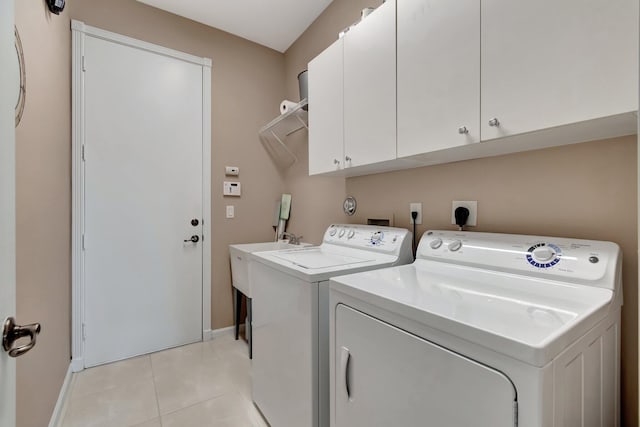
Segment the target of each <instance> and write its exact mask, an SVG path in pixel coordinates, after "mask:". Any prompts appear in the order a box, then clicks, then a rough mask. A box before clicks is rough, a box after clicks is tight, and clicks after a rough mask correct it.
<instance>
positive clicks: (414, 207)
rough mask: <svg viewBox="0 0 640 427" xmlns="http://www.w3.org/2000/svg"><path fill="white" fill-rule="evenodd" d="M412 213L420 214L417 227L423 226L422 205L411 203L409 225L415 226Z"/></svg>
mask: <svg viewBox="0 0 640 427" xmlns="http://www.w3.org/2000/svg"><path fill="white" fill-rule="evenodd" d="M411 212H418V217H417V218H416V225H420V224H422V203H409V224H413V218H412V217H411Z"/></svg>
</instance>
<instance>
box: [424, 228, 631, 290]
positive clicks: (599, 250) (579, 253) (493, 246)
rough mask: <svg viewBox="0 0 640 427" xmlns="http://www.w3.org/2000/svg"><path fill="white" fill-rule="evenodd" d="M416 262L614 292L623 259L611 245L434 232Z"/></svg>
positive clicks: (612, 244) (526, 237)
mask: <svg viewBox="0 0 640 427" xmlns="http://www.w3.org/2000/svg"><path fill="white" fill-rule="evenodd" d="M417 258H418V259H429V260H434V261H441V262H448V263H454V264H461V265H467V266H472V267H479V268H483V269H489V270H496V271H503V272H511V273H514V274H524V275H531V276H537V277H544V278H548V279H551V280H561V281H568V282H573V283H580V284H586V285H590V286H599V287H605V288H609V289H614V287H615V282H616V280H619V276H620V266H621V260H622V254H621V252H620V248H619V247H618V245H617V244H615V243H612V242H603V241H596V240H582V239H571V238H563V237H545V236H526V235H517V234H498V233H477V232H466V231H436V230H434V231H427V232H426V233H424V235H423V236H422V239H421V240H420V244H419V246H418V254H417Z"/></svg>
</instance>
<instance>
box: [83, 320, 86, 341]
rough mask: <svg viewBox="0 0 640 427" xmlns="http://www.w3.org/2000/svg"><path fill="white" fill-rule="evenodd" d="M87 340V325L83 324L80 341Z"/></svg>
mask: <svg viewBox="0 0 640 427" xmlns="http://www.w3.org/2000/svg"><path fill="white" fill-rule="evenodd" d="M86 340H87V324H86V323H83V324H82V341H86Z"/></svg>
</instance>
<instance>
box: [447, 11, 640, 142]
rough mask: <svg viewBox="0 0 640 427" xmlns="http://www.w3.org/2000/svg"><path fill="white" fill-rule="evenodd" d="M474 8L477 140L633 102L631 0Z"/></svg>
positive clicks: (634, 18)
mask: <svg viewBox="0 0 640 427" xmlns="http://www.w3.org/2000/svg"><path fill="white" fill-rule="evenodd" d="M452 3H455V2H452ZM481 13H482V21H481V22H482V34H481V40H482V42H481V43H482V48H481V49H482V69H481V76H482V83H481V87H482V104H481V117H482V130H481V132H482V139H483V140H490V139H494V138H499V137H503V136H509V135H514V134H522V133H526V132H531V131H536V130H541V129H547V128H551V127H555V126H560V125H565V124H569V123H576V122H581V121H586V120H591V119H595V118H601V117H607V116H612V115H616V114H621V113H627V112H630V111H634V110H637V109H638V102H637V99H638V73H637V71H638V1H637V0H613V1H611V0H562V1H557V0H535V1H513V0H483V1H482V12H481ZM453 71H454V70H452V72H453ZM494 119H496V120H497V122H498V123H496V121H493V120H494Z"/></svg>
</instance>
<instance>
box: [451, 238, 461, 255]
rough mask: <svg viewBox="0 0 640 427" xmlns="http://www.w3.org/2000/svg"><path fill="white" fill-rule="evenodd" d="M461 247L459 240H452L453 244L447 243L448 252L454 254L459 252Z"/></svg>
mask: <svg viewBox="0 0 640 427" xmlns="http://www.w3.org/2000/svg"><path fill="white" fill-rule="evenodd" d="M461 247H462V242H461V241H460V240H454V241H453V242H451V243H449V250H450V251H451V252H455V251H457V250H459V249H460V248H461Z"/></svg>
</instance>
